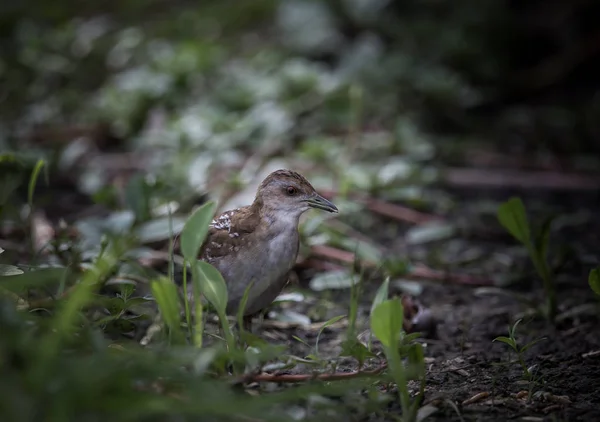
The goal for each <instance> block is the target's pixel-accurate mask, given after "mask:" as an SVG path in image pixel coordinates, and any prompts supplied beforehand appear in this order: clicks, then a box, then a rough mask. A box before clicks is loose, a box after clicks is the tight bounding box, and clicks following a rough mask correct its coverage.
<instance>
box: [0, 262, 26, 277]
mask: <svg viewBox="0 0 600 422" xmlns="http://www.w3.org/2000/svg"><path fill="white" fill-rule="evenodd" d="M19 274H23V270H21V269H20V268H17V267H15V266H14V265H6V264H0V277H7V276H14V275H19Z"/></svg>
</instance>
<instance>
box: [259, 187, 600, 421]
mask: <svg viewBox="0 0 600 422" xmlns="http://www.w3.org/2000/svg"><path fill="white" fill-rule="evenodd" d="M513 193H515V192H494V193H486V192H481V191H474V192H454V193H453V194H454V195H455V199H456V200H457V201H458V202H459V204H460V205H459V207H458V208H457V209H456V210H455V211H454V212H453V214H452V215H450V216H448V217H449V218H450V219H453V220H456V221H462V223H461V224H459V226H460V231H459V235H458V236H457V239H452V240H451V241H441V242H439V243H440V245H438V246H439V247H440V248H441V249H442V252H443V250H444V248H446V249H448V247H449V246H448V245H449V244H451V245H453V246H452V249H453V253H457V254H459V255H460V253H462V252H464V251H469V250H473V249H475V250H478V251H480V255H482V257H481V260H478V261H477V262H473V263H472V264H471V265H470V268H469V266H467V267H466V268H464V269H463V271H467V272H472V273H478V274H482V273H483V274H485V273H486V272H488V274H490V273H492V272H493V273H494V275H496V276H502V275H507V274H500V272H501V271H505V272H508V269H507V267H503V268H499V267H498V265H497V262H496V261H498V260H499V259H500V258H501V257H503V256H510V255H511V254H513V252H514V251H515V244H516V243H515V241H514V240H513V239H512V238H511V237H510V236H508V235H506V233H505V232H504V231H503V229H502V228H501V227H500V226H499V225H498V224H497V223H496V222H494V221H493V219H492V220H490V215H489V214H488V215H487V216H486V215H482V214H481V213H479V212H475V211H473V210H474V209H475V208H477V207H476V205H477V204H478V203H483V202H485V201H487V200H491V199H496V200H498V199H501V200H502V198H504V199H507V198H508V197H509V195H511V194H513ZM518 194H519V196H521V197H522V198H523V200H524V202H525V203H526V205H528V208H529V205H531V208H532V209H533V212H532V215H533V217H532V221H534V222H535V221H536V216H538V215H541V214H543V213H545V212H548V211H552V212H554V211H555V212H556V213H557V215H560V216H561V220H557V223H556V226H557V230H556V231H555V232H554V233H553V234H552V237H551V246H550V249H551V256H555V257H556V256H558V257H559V258H556V259H555V260H554V261H553V262H555V265H556V266H557V267H558V269H557V276H556V280H557V289H558V297H559V316H558V318H557V323H556V324H554V325H553V324H550V323H548V322H547V321H545V320H544V319H543V318H542V317H540V316H537V317H536V316H535V315H534V314H533V313H532V312H531V309H532V308H531V307H530V306H528V305H527V304H526V303H523V302H522V301H520V300H518V299H517V298H516V297H515V296H513V295H511V294H508V295H503V294H498V293H494V294H479V293H480V291H479V289H478V288H477V287H472V286H462V285H451V284H444V283H427V284H425V288H424V289H423V292H422V294H421V295H419V296H418V300H419V301H420V302H421V303H422V304H423V305H424V306H425V307H427V308H429V309H430V310H431V312H432V313H433V315H434V317H435V320H436V326H437V332H436V334H435V335H434V336H432V338H427V339H423V340H422V343H423V344H424V345H425V356H426V360H427V387H426V390H425V398H424V403H431V404H434V405H435V406H437V407H438V408H440V409H441V410H440V411H438V412H437V413H436V414H434V415H433V416H431V417H430V419H428V420H433V421H460V420H466V421H480V420H486V421H487V420H496V421H505V420H522V421H546V420H550V421H597V420H600V330H599V329H598V322H599V315H600V312H599V309H600V302H598V300H597V298H595V297H594V296H593V294H592V293H591V290H590V289H589V286H588V284H587V273H588V271H589V269H590V268H593V265H591V266H590V264H589V262H590V261H593V260H594V259H597V251H598V250H599V247H600V214H599V213H598V212H597V210H598V208H597V204H598V201H597V200H598V195H597V194H596V193H593V194H581V193H566V194H558V193H544V194H540V193H537V194H535V195H532V194H530V193H529V194H528V193H527V192H520V193H518ZM484 214H485V213H484ZM578 218H581V219H578ZM380 224H381V227H386V228H387V229H389V227H390V226H389V222H386V221H385V220H383V219H382V220H381V221H380ZM401 230H402V229H401ZM375 233H377V231H376V230H375ZM374 236H375V237H376V236H377V235H374ZM379 236H380V237H379V239H380V241H381V243H386V242H387V243H388V244H389V245H390V251H391V253H398V254H403V253H408V255H409V256H413V257H415V256H416V257H418V256H423V254H422V252H423V251H419V248H417V250H407V249H406V248H405V246H403V241H402V239H401V238H397V239H396V240H395V241H394V240H392V241H391V242H390V239H387V240H386V234H385V233H380V235H379ZM457 242H458V243H457ZM457 244H458V246H457ZM430 247H431V245H428V246H426V247H425V248H430ZM481 251H483V252H481ZM560 257H562V258H560ZM500 260H501V259H500ZM510 268H512V269H511V271H512V272H514V271H515V269H514V268H521V271H522V273H521V274H520V275H519V274H517V276H518V277H517V279H516V281H515V282H514V283H513V284H511V285H510V286H508V287H507V288H506V291H508V292H513V293H515V294H518V295H522V296H523V297H524V298H526V299H528V300H530V301H531V302H532V303H537V304H541V303H542V302H543V298H544V293H543V289H542V288H541V282H540V281H539V279H538V278H537V277H536V276H535V273H534V272H533V269H532V268H531V265H530V264H529V262H528V260H527V258H526V256H518V257H517V258H515V266H514V267H510ZM309 276H310V274H308V275H306V274H304V276H303V277H301V279H302V280H303V281H307V280H306V278H307V277H309ZM379 282H380V280H379V281H377V280H374V281H373V282H372V284H371V285H367V286H366V289H365V291H364V294H363V296H362V304H363V305H364V307H363V308H362V309H361V312H360V314H361V317H363V320H366V317H367V316H368V312H369V309H370V306H371V301H372V299H373V297H374V292H375V290H376V288H377V286H378V283H379ZM301 284H302V285H304V283H301ZM392 285H393V284H392ZM390 293H392V294H394V293H397V294H398V293H401V292H400V291H399V290H397V289H396V290H394V289H392V290H391V292H390ZM329 299H330V301H331V302H334V303H336V304H338V309H337V311H332V312H331V315H335V314H336V312H337V314H341V313H344V306H345V305H344V304H347V303H348V300H349V293H348V291H338V292H337V293H334V295H333V296H332V297H330V298H329ZM298 306H300V305H293V306H292V309H296V308H295V307H298ZM298 310H299V311H300V312H307V310H306V309H305V308H302V309H298ZM518 318H523V321H522V323H521V324H520V326H519V327H518V328H517V331H516V337H517V340H518V341H519V343H520V344H521V345H525V344H527V343H528V342H530V341H532V340H535V339H538V338H541V337H545V338H546V339H545V340H543V341H540V342H539V343H537V344H536V345H534V346H533V347H532V348H531V349H529V350H528V351H527V352H526V353H525V355H524V356H525V361H526V364H527V365H528V366H529V367H530V368H531V369H532V372H533V373H534V381H532V382H529V381H526V380H524V378H523V371H522V369H521V367H520V366H519V364H518V363H516V362H515V359H516V356H515V355H514V354H511V353H510V352H509V350H508V348H507V346H506V345H504V344H502V343H498V342H493V339H494V338H496V337H498V336H507V335H508V327H509V325H512V324H513V323H514V322H515V321H516V320H517V319H518ZM269 332H270V330H268V329H267V330H266V331H265V333H264V334H265V335H266V336H267V337H271V338H272V339H274V340H282V341H283V342H284V343H287V344H288V345H289V347H290V349H291V352H292V354H296V355H299V356H301V355H302V354H303V353H307V352H308V350H307V348H306V347H305V346H303V345H302V344H301V343H299V342H297V341H295V340H293V338H292V336H293V335H295V336H299V337H302V338H304V339H306V340H307V341H308V342H309V343H310V344H314V341H315V337H316V333H315V332H302V330H301V329H290V330H284V331H283V332H282V331H279V333H278V334H274V333H273V332H271V333H270V334H269ZM284 333H287V335H286V334H284ZM342 334H343V332H342V329H341V328H340V329H338V330H337V331H336V330H335V329H333V330H327V332H326V335H324V336H323V338H322V339H321V343H320V344H321V346H320V348H321V351H322V352H321V353H323V351H327V350H330V351H331V354H332V355H335V354H336V352H337V353H339V350H340V342H341V341H340V338H341V336H342ZM286 337H287V342H286V341H285V339H286ZM325 353H326V352H325ZM511 362H512V363H511ZM346 369H347V370H356V367H355V366H354V367H352V364H350V365H349V367H348V368H346ZM292 372H294V371H292ZM448 401H452V402H453V403H454V404H456V406H457V408H458V411H459V413H460V416H459V415H458V414H457V412H456V410H455V409H453V407H452V406H451V405H449V404H448ZM394 406H396V405H391V406H390V408H389V412H390V413H391V414H394V413H395V414H398V411H399V409H397V408H395V407H394ZM357 420H365V419H360V418H357ZM369 420H373V419H369ZM390 420H391V419H390Z"/></svg>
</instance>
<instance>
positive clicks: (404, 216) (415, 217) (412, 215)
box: [321, 190, 442, 224]
mask: <svg viewBox="0 0 600 422" xmlns="http://www.w3.org/2000/svg"><path fill="white" fill-rule="evenodd" d="M321 194H322V195H323V196H324V197H326V198H327V199H332V198H333V197H334V196H336V195H337V191H335V190H322V191H321ZM350 198H351V199H353V200H355V201H358V202H360V203H361V204H363V205H365V206H366V207H367V209H368V210H369V211H371V212H374V213H376V214H380V215H383V216H385V217H389V218H393V219H394V220H397V221H404V222H407V223H411V224H423V223H427V222H429V221H439V220H442V218H441V217H439V216H436V215H432V214H427V213H424V212H421V211H416V210H413V209H411V208H408V207H405V206H402V205H397V204H392V203H390V202H386V201H382V200H380V199H375V198H373V197H371V196H366V195H352V194H350Z"/></svg>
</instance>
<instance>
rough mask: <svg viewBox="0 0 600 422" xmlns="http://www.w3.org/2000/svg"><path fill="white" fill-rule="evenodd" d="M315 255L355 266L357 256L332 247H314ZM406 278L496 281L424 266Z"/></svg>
mask: <svg viewBox="0 0 600 422" xmlns="http://www.w3.org/2000/svg"><path fill="white" fill-rule="evenodd" d="M311 250H312V253H313V255H316V256H320V257H323V258H328V259H334V260H336V261H340V262H344V263H347V264H353V263H354V262H355V256H354V254H353V253H352V252H348V251H343V250H340V249H337V248H334V247H332V246H325V245H317V246H313V247H312V249H311ZM362 264H363V265H365V266H368V267H374V266H375V263H373V262H369V261H362ZM403 277H404V278H408V279H416V280H433V281H443V282H446V283H452V284H462V285H470V286H493V285H494V281H493V280H491V279H489V278H482V277H478V276H473V275H470V274H450V273H447V272H443V271H436V270H433V269H431V268H428V267H426V266H424V265H416V266H415V267H414V268H413V269H412V270H411V271H410V272H409V273H407V274H405V275H403Z"/></svg>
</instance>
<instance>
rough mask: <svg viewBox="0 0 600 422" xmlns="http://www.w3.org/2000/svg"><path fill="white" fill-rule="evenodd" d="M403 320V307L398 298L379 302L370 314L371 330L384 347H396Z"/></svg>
mask: <svg viewBox="0 0 600 422" xmlns="http://www.w3.org/2000/svg"><path fill="white" fill-rule="evenodd" d="M403 322H404V308H403V306H402V303H401V302H400V300H399V299H389V300H386V301H384V302H381V303H380V304H379V305H377V307H376V308H375V309H374V310H373V313H372V314H371V331H372V332H373V334H374V335H375V337H377V338H378V339H379V341H380V342H381V344H383V345H384V346H385V347H396V346H397V345H398V339H399V338H400V331H401V330H402V324H403Z"/></svg>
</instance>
